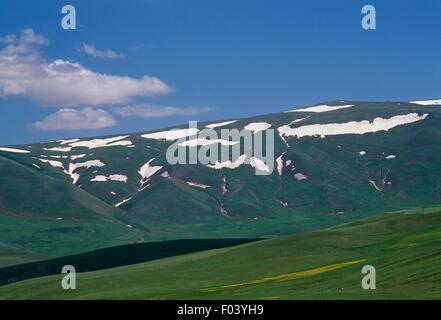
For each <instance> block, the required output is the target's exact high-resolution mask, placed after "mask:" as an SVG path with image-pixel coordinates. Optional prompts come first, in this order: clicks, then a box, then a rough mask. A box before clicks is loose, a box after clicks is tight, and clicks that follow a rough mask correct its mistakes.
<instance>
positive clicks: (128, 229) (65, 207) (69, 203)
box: [0, 101, 441, 256]
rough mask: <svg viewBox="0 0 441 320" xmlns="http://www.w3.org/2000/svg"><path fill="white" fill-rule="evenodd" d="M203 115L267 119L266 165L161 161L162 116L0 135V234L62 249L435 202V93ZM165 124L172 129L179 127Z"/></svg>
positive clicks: (284, 225)
mask: <svg viewBox="0 0 441 320" xmlns="http://www.w3.org/2000/svg"><path fill="white" fill-rule="evenodd" d="M206 127H208V128H210V127H211V128H214V130H216V132H218V133H219V134H220V130H222V129H225V128H228V129H233V128H236V129H238V130H242V129H244V128H248V129H249V131H251V130H254V131H259V130H262V132H265V130H266V129H275V138H274V158H275V159H277V160H276V162H275V166H276V168H275V169H274V171H273V172H272V173H271V174H269V175H256V168H260V169H263V170H266V169H267V168H268V166H267V164H265V163H263V162H262V161H260V160H259V159H258V158H257V159H256V157H255V158H254V159H250V158H249V157H248V159H246V160H248V161H250V160H251V161H250V162H249V163H248V162H247V161H244V157H245V156H243V155H240V156H242V158H240V157H238V158H235V159H230V161H229V162H226V161H224V162H222V163H220V162H219V163H217V164H214V165H203V164H194V165H191V164H175V165H171V164H169V163H168V162H167V159H166V155H167V149H168V148H169V146H171V145H173V143H175V142H176V139H174V138H173V139H172V138H170V137H171V136H170V135H169V136H168V137H169V138H170V139H168V140H167V139H166V138H167V134H170V133H167V132H168V131H169V129H171V128H168V129H166V130H160V131H157V132H140V133H132V134H125V135H120V136H111V137H93V138H81V139H80V138H78V139H69V140H58V141H51V142H44V143H39V144H32V145H20V146H7V147H1V148H0V243H3V244H6V245H11V246H14V247H17V248H20V249H23V250H27V251H32V252H38V253H43V254H48V255H51V256H62V255H68V254H75V253H79V252H84V251H88V250H94V249H99V248H104V247H110V246H116V245H122V244H128V243H135V242H151V241H162V240H173V239H191V238H256V237H259V238H260V237H261V238H269V237H274V236H276V235H287V234H294V233H298V232H301V231H308V230H315V229H319V228H324V227H329V226H332V225H336V224H339V223H346V222H351V221H354V220H356V219H359V218H362V217H366V216H369V215H372V214H378V213H382V212H386V211H392V210H401V209H407V208H413V207H428V206H432V205H436V204H439V203H440V202H441V145H440V143H439V142H440V141H441V106H440V105H439V104H438V101H420V102H415V103H411V102H378V103H373V102H369V103H368V102H355V101H337V102H329V103H325V104H321V105H317V106H310V107H306V108H303V109H297V110H293V111H291V112H283V113H273V114H268V115H262V116H257V117H252V118H246V119H226V120H222V121H215V122H207V123H199V124H198V129H195V130H193V131H192V133H195V132H197V131H198V130H202V129H203V128H206ZM177 129H180V131H174V133H172V135H174V136H175V137H176V136H178V135H181V136H185V135H186V133H189V132H190V131H191V130H190V129H189V128H188V126H181V127H178V128H177ZM178 133H179V134H178ZM193 143H196V144H202V143H206V141H205V142H200V141H199V142H198V141H197V140H194V141H193ZM217 144H219V145H220V144H226V142H225V141H219V142H217ZM264 146H265V147H266V146H267V142H266V141H264ZM184 149H185V147H184ZM242 151H244V150H242ZM245 158H246V157H245Z"/></svg>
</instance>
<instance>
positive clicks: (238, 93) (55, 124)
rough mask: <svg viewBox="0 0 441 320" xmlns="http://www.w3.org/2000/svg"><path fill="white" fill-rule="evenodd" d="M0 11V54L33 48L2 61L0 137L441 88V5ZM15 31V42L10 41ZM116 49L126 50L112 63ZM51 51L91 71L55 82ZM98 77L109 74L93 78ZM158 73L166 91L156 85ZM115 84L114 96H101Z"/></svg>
mask: <svg viewBox="0 0 441 320" xmlns="http://www.w3.org/2000/svg"><path fill="white" fill-rule="evenodd" d="M65 4H72V5H74V6H75V8H76V13H77V29H76V30H63V29H62V28H61V24H60V22H61V19H62V14H61V7H62V6H63V5H65ZM365 4H372V5H375V7H376V9H377V30H375V31H365V30H363V29H362V28H361V25H360V22H361V19H362V14H361V8H362V7H363V5H365ZM0 6H1V9H0V38H1V39H2V40H1V41H0V50H3V51H0V57H1V55H2V53H1V52H3V55H5V54H6V53H5V52H6V51H5V50H6V49H5V48H7V47H8V46H11V47H12V48H14V50H15V51H13V54H15V52H18V48H22V47H23V48H24V49H23V50H22V51H20V53H19V58H18V59H19V60H18V61H19V62H20V63H17V64H14V65H12V66H11V65H10V62H9V60H5V61H7V62H3V63H0V144H2V145H4V144H19V143H30V142H37V141H43V140H50V139H55V138H70V137H80V136H96V135H104V134H114V133H125V132H135V131H148V130H153V129H158V128H161V127H169V126H173V125H177V124H183V123H185V122H187V121H188V120H200V121H202V120H217V119H230V118H233V119H235V118H238V117H245V116H253V115H259V114H265V113H272V112H278V111H285V110H288V109H293V108H295V107H300V106H304V105H308V104H315V103H319V102H323V101H331V100H340V99H348V100H369V101H384V100H403V101H405V100H412V99H426V98H427V99H429V98H440V97H441V88H440V84H441V58H440V57H441V24H440V23H439V19H440V17H441V2H439V1H436V0H421V1H417V0H414V1H403V0H388V1H368V0H364V1H357V0H351V1H345V0H335V1H323V0H322V1H316V0H299V1H292V0H291V1H289V0H286V1H282V0H274V1H267V0H266V1H263V0H222V1H220V0H218V1H215V0H186V1H182V0H150V1H149V0H126V1H111V0H106V1H104V0H101V1H98V0H95V1H94V0H89V1H69V2H65V1H44V0H41V1H32V2H31V1H22V0H14V1H9V0H3V1H2V2H1V5H0ZM26 29H27V30H28V31H27V32H28V33H27V35H28V36H27V37H23V36H22V38H20V37H21V33H22V31H23V30H26ZM30 29H31V31H29V30H30ZM29 32H32V34H31V33H29ZM12 34H15V35H16V38H15V40H11V38H6V36H7V35H12ZM25 35H26V34H25ZM29 35H32V36H29ZM39 37H42V38H39ZM8 39H9V40H8ZM29 39H31V40H29ZM26 41H28V42H26ZM85 44H86V45H88V46H89V49H90V50H88V51H89V54H88V53H86V52H84V51H87V50H84V49H85V47H84V45H85ZM91 48H92V49H91ZM93 48H95V51H93ZM109 50H110V51H112V52H113V53H114V54H116V55H117V58H103V57H102V55H105V56H106V55H108V54H109V52H110V51H109ZM23 51H26V52H25V53H23ZM91 52H92V53H95V55H98V56H101V57H97V56H93V55H91V54H90V53H91ZM103 52H104V53H103ZM8 54H9V53H8ZM56 59H60V61H63V65H62V66H60V68H61V69H60V70H59V69H56V71H57V72H61V73H63V72H65V68H68V67H69V68H77V69H76V70H77V71H78V70H80V71H83V70H87V71H90V72H92V73H93V76H92V78H91V79H89V80H90V81H89V80H88V81H89V82H87V81H86V82H83V79H78V78H76V81H77V82H78V83H77V85H78V86H75V85H72V86H70V85H68V86H64V87H57V85H60V84H59V83H53V82H54V81H55V80H56V79H58V78H49V79H48V78H47V77H48V76H47V75H45V76H42V75H41V72H43V71H42V70H45V69H41V68H43V67H42V66H49V65H50V64H51V63H53V62H54V61H55V60H56ZM23 62H24V63H25V66H26V68H29V70H30V71H29V72H30V73H31V77H32V81H34V84H32V85H28V82H26V83H25V81H26V80H27V79H26V76H23V77H18V79H14V81H15V82H14V83H13V84H14V86H12V85H11V83H12V82H10V81H9V80H8V79H9V78H7V77H6V76H4V75H5V73H6V71H5V70H8V72H11V70H12V71H13V72H15V71H20V72H21V69H19V67H20V66H21V64H22V63H23ZM73 63H76V65H73ZM5 64H6V65H5ZM8 68H9V69H8ZM26 70H27V69H26ZM69 70H70V69H69ZM44 72H46V71H44ZM2 73H3V76H2ZM100 75H105V78H104V80H103V81H101V80H99V81H95V80H94V79H95V78H94V77H97V78H98V79H101V78H100V77H101V76H100ZM61 76H64V75H61ZM112 76H120V77H116V78H112ZM144 76H148V77H149V78H146V79H144V80H142V79H143V77H144ZM39 77H43V78H42V79H43V80H41V79H40V78H39ZM122 77H128V79H130V81H131V82H130V81H129V82H126V80H124V79H126V78H124V79H123V78H122ZM150 77H156V78H157V79H159V81H160V83H161V85H163V87H161V85H160V88H158V87H157V86H156V87H155V88H154V89H152V87H151V86H152V81H153V80H152V78H150ZM54 79H55V80H54ZM51 81H52V82H51ZM107 81H109V83H110V84H109V87H108V88H112V89H109V90H108V92H112V93H114V95H115V97H114V98H113V99H111V98H109V97H108V94H106V95H105V96H103V94H102V92H101V93H100V90H102V89H103V88H102V85H103V83H105V82H107ZM22 82H23V83H22ZM46 82H47V83H46ZM131 83H133V86H132V85H131ZM16 86H17V88H18V89H16ZM126 86H127V87H126ZM136 86H139V89H136V90H135V89H133V87H136ZM5 88H6V89H5ZM75 88H76V89H75ZM78 88H81V90H80V89H78ZM106 88H107V87H106ZM113 88H114V89H113ZM75 90H77V91H78V90H79V91H78V92H77V91H75ZM89 91H90V92H89ZM100 94H101V96H102V97H100V96H99V95H100ZM101 98H102V99H101ZM60 109H64V110H66V109H69V110H68V112H66V111H63V112H61V113H60V111H59V110H60ZM141 115H142V116H143V117H141ZM152 115H156V117H152ZM97 118H99V119H100V120H99V121H98V120H96V119H97ZM64 121H68V123H65V122H64ZM69 121H70V123H69ZM74 121H77V122H81V123H80V124H78V123H77V124H75V123H73V122H74ZM64 128H70V129H69V130H63V129H64Z"/></svg>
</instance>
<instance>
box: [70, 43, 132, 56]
mask: <svg viewBox="0 0 441 320" xmlns="http://www.w3.org/2000/svg"><path fill="white" fill-rule="evenodd" d="M78 51H80V52H84V53H86V54H88V55H90V56H92V57H95V58H101V59H121V58H124V57H125V55H123V54H119V53H116V52H115V51H112V50H98V49H97V48H95V45H94V44H93V43H83V46H82V47H81V48H80V49H78Z"/></svg>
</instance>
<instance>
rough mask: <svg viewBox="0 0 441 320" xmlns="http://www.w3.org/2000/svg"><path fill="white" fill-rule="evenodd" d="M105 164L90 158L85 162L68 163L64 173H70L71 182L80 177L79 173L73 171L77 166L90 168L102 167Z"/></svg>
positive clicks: (75, 181)
mask: <svg viewBox="0 0 441 320" xmlns="http://www.w3.org/2000/svg"><path fill="white" fill-rule="evenodd" d="M104 166H105V164H104V163H102V162H101V161H100V160H90V161H86V162H78V163H70V164H69V170H67V171H65V173H66V174H68V175H70V177H71V178H72V180H73V184H75V183H77V181H78V179H80V175H79V174H78V173H75V171H76V170H77V169H79V168H87V169H89V168H91V167H99V168H101V167H104Z"/></svg>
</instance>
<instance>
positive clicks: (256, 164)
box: [250, 157, 271, 172]
mask: <svg viewBox="0 0 441 320" xmlns="http://www.w3.org/2000/svg"><path fill="white" fill-rule="evenodd" d="M250 164H251V166H252V167H253V168H256V169H258V170H260V171H264V172H270V171H271V170H270V168H269V167H268V166H267V165H266V164H265V162H263V160H261V159H259V158H256V157H251V159H250Z"/></svg>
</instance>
